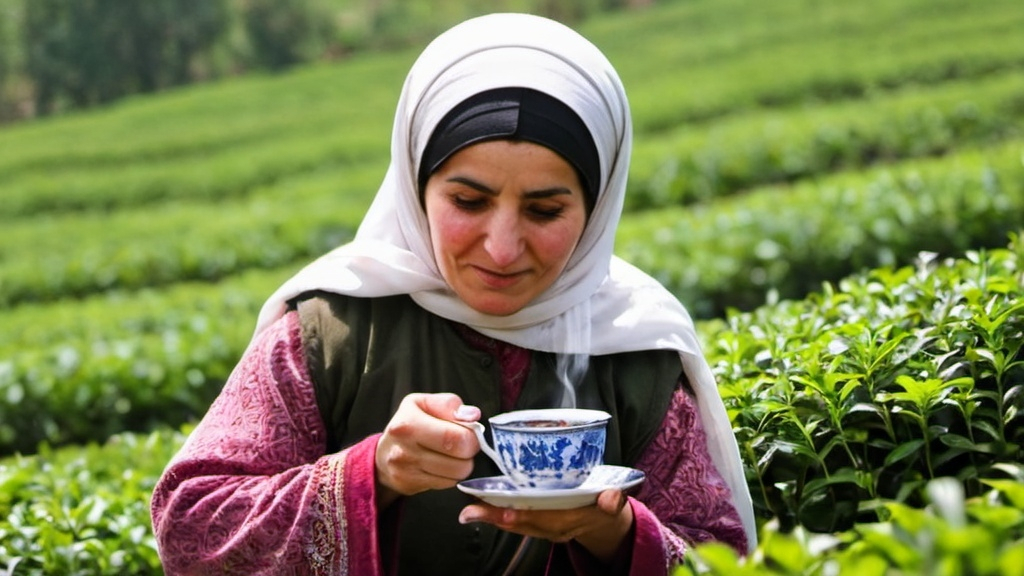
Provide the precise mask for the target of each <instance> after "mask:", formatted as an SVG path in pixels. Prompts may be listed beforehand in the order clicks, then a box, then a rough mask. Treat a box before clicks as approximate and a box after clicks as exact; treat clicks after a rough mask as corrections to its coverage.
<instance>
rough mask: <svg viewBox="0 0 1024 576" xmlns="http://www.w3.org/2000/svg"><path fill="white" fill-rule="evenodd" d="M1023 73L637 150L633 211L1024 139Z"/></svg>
mask: <svg viewBox="0 0 1024 576" xmlns="http://www.w3.org/2000/svg"><path fill="white" fill-rule="evenodd" d="M1022 94H1024V69H1022V70H1014V71H1012V72H1009V73H1007V74H1003V75H996V76H992V77H989V78H986V79H983V80H976V79H970V80H965V81H957V82H949V83H947V84H943V85H939V86H928V87H926V88H922V87H919V86H915V85H909V86H908V87H905V88H902V89H900V90H890V91H880V92H878V93H874V94H872V95H870V96H868V97H865V98H862V99H857V100H849V101H839V102H831V103H829V104H827V105H813V106H812V105H808V106H804V107H801V108H797V109H782V110H772V109H770V110H755V111H751V112H746V113H741V114H732V115H730V116H729V117H727V118H723V119H721V120H719V121H717V122H713V123H705V124H701V125H696V126H695V125H688V124H683V125H680V126H678V127H676V128H674V129H672V130H671V131H666V132H663V133H658V134H652V135H649V136H647V137H644V138H641V139H639V140H638V142H637V146H636V150H635V152H634V161H633V166H632V171H631V175H632V182H633V185H632V186H631V188H630V191H629V194H628V195H627V196H626V204H627V209H631V210H637V209H642V208H651V207H658V206H670V205H673V204H680V203H681V204H691V203H695V202H702V201H709V200H712V199H715V198H717V197H720V196H723V195H727V194H733V193H736V192H739V191H743V190H746V189H750V188H753V187H756V186H760V185H765V184H771V183H776V182H792V181H794V180H798V179H801V178H806V177H812V176H820V175H822V174H826V173H829V172H832V171H836V170H841V169H847V168H857V167H862V166H869V165H873V164H879V163H893V162H897V161H901V160H905V159H912V158H918V157H922V156H936V155H942V154H947V153H950V152H952V151H956V150H963V149H964V148H971V147H976V146H984V145H992V144H994V143H996V142H999V141H1002V140H1005V139H1012V138H1020V137H1021V136H1022V135H1024V96H1022Z"/></svg>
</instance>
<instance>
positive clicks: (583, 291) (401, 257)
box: [257, 14, 756, 547]
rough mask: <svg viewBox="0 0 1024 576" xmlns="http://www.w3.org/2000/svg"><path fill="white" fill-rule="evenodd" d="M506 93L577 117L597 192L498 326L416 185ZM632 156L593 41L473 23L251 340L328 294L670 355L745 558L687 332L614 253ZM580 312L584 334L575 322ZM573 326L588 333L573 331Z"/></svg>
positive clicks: (446, 38)
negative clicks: (562, 106) (457, 289)
mask: <svg viewBox="0 0 1024 576" xmlns="http://www.w3.org/2000/svg"><path fill="white" fill-rule="evenodd" d="M512 86H514V87H525V88H533V89H535V90H539V91H541V92H545V93H547V94H549V95H551V96H554V97H555V98H558V99H559V100H561V101H563V102H564V103H566V104H567V105H568V106H569V107H571V108H572V109H573V110H575V111H576V113H577V114H579V116H580V118H582V119H583V121H584V123H585V124H586V126H587V128H588V129H589V130H590V132H591V135H592V136H593V138H594V142H595V144H596V145H597V150H598V154H599V157H600V162H601V174H602V181H601V186H600V193H599V195H598V199H597V203H596V205H595V207H594V210H593V212H592V213H591V215H590V219H589V220H588V223H587V226H586V228H585V230H584V232H583V236H582V238H581V239H580V242H579V244H578V246H577V248H576V251H575V252H574V253H573V255H572V257H571V259H570V260H569V263H568V265H567V267H566V269H565V271H564V272H563V274H562V275H561V276H560V277H559V278H558V280H556V281H555V283H554V284H553V285H552V286H551V287H550V288H549V289H548V290H547V291H545V292H544V293H543V294H542V295H540V296H539V297H538V298H537V299H536V300H534V301H533V302H531V303H530V304H529V305H528V306H526V307H525V308H524V309H522V310H520V311H519V312H516V313H515V314H512V315H510V316H502V317H498V316H490V315H486V314H481V313H479V312H476V311H475V310H473V309H471V308H469V307H468V306H466V304H465V303H463V302H462V300H460V299H459V298H458V297H457V296H456V295H455V293H454V292H452V291H451V290H449V289H448V287H447V284H446V283H445V281H444V280H443V278H442V277H441V275H440V273H439V271H438V268H437V265H436V263H435V262H434V259H433V252H432V249H431V246H430V235H429V232H428V229H427V220H426V215H425V214H424V212H423V210H422V208H421V205H420V202H419V196H418V193H417V190H416V175H417V171H418V168H419V161H420V158H421V155H422V152H423V149H424V147H425V146H426V143H427V140H428V139H429V137H430V135H431V133H432V132H433V129H434V127H435V126H436V125H437V123H438V122H439V121H440V120H441V118H442V117H443V116H444V115H445V113H446V112H447V111H448V110H450V109H451V108H452V107H453V106H455V105H456V104H458V103H459V102H461V101H462V100H464V99H466V98H467V97H469V96H471V95H473V94H476V93H478V92H481V91H484V90H488V89H492V88H500V87H512ZM631 147H632V124H631V120H630V113H629V104H628V101H627V99H626V94H625V91H624V89H623V86H622V83H621V81H620V79H619V77H618V74H617V73H616V71H615V69H614V68H613V67H612V65H611V63H610V62H609V61H608V60H607V59H606V58H605V56H604V55H603V54H602V53H601V52H600V51H599V50H598V49H597V48H596V47H595V46H594V45H593V44H591V43H590V42H589V41H588V40H586V39H585V38H583V37H582V36H581V35H579V34H577V33H576V32H575V31H573V30H571V29H569V28H568V27H565V26H563V25H561V24H559V23H557V22H554V21H551V20H548V19H544V18H541V17H538V16H530V15H525V14H492V15H488V16H482V17H478V18H474V19H471V20H468V21H466V22H464V23H462V24H460V25H458V26H456V27H454V28H452V29H450V30H449V31H447V32H445V33H444V34H442V35H441V36H439V37H438V38H437V39H436V40H434V41H433V42H432V43H431V44H430V45H429V46H427V48H426V49H425V50H424V52H423V53H422V54H421V55H420V57H419V59H418V60H417V61H416V63H415V64H414V65H413V67H412V69H411V71H410V73H409V75H408V77H407V78H406V81H405V84H404V86H403V88H402V92H401V95H400V98H399V101H398V109H397V112H396V114H395V122H394V129H393V133H392V143H391V164H390V166H389V168H388V170H387V173H386V174H385V176H384V181H383V183H382V184H381V187H380V189H379V191H378V192H377V195H376V197H375V199H374V201H373V203H372V204H371V206H370V209H369V211H368V212H367V214H366V217H365V218H364V220H363V222H362V224H361V225H360V227H359V230H358V231H357V233H356V237H355V239H354V240H353V241H352V242H351V243H349V244H346V245H344V246H341V247H339V248H337V249H335V250H333V251H331V252H329V253H328V254H326V255H324V256H322V257H321V258H319V259H317V260H316V261H314V262H313V263H311V264H310V265H309V266H307V267H306V268H304V269H303V270H301V271H300V272H299V273H298V274H296V275H295V276H294V277H293V278H291V279H290V280H288V281H287V282H285V283H284V284H283V285H282V286H281V287H280V288H279V289H278V290H277V291H276V292H275V293H274V294H273V295H272V296H271V297H270V298H269V300H268V301H267V302H266V304H265V305H264V306H263V309H262V310H261V312H260V316H259V320H258V323H257V331H259V330H262V329H263V328H264V327H266V326H267V325H268V324H269V323H270V322H272V321H273V320H275V319H276V318H279V317H280V316H281V315H282V314H283V313H284V310H285V306H286V302H287V301H288V300H289V299H291V298H293V297H295V296H297V295H299V294H301V293H303V292H306V291H309V290H325V291H331V292H337V293H341V294H348V295H352V296H363V297H375V296H388V295H395V294H409V295H410V296H411V297H412V298H413V299H414V300H415V301H416V302H417V303H418V304H419V305H420V306H422V307H423V308H425V309H427V310H429V311H431V312H433V313H435V314H437V315H439V316H442V317H444V318H448V319H451V320H455V321H458V322H462V323H465V324H467V325H469V326H472V327H473V328H474V329H476V330H478V331H480V332H482V333H484V334H487V335H489V336H492V337H494V338H497V339H500V340H503V341H506V342H511V343H513V344H516V345H519V346H522V347H525V348H529V349H533V350H541V351H546V352H556V353H573V354H590V355H600V354H610V353H616V352H628V351H637V350H649V349H671V350H677V351H678V352H679V354H680V358H681V361H682V366H683V368H684V370H685V371H686V373H687V376H688V377H689V379H690V381H691V384H692V385H693V387H694V389H695V393H696V396H697V400H698V403H699V406H700V413H701V417H702V419H703V422H704V425H705V427H706V429H707V434H708V447H709V449H710V452H711V456H712V458H713V459H714V461H715V464H716V465H717V467H718V469H719V470H720V472H721V473H722V474H723V476H724V477H725V479H726V481H727V482H728V484H729V486H730V488H731V490H732V493H733V498H734V500H735V503H736V507H737V509H738V510H739V512H740V515H741V517H742V519H743V522H744V525H745V527H746V529H747V536H748V540H749V542H750V543H751V547H753V545H754V543H755V542H756V532H755V527H754V517H753V510H752V507H751V503H750V495H749V492H748V489H747V485H746V482H745V479H744V475H743V469H742V466H741V463H740V458H739V451H738V448H737V445H736V441H735V437H734V436H733V434H732V428H731V425H730V423H729V419H728V416H727V414H726V412H725V408H724V406H723V404H722V401H721V397H720V396H719V394H718V390H717V387H716V384H715V380H714V376H713V374H712V372H711V370H710V368H709V367H708V365H707V362H706V360H705V359H704V357H703V354H702V352H701V350H700V345H699V342H698V339H697V335H696V332H695V330H694V326H693V322H692V321H691V319H690V316H689V314H688V313H687V312H686V310H685V309H684V308H683V306H682V305H681V304H680V303H679V301H678V300H677V299H676V298H675V297H673V296H672V295H671V294H670V293H669V292H668V291H667V290H666V289H665V288H663V287H662V286H661V285H660V284H658V283H657V282H656V281H655V280H654V279H652V278H651V277H649V276H648V275H646V274H644V273H643V272H641V271H640V270H638V269H636V268H635V267H633V266H631V265H630V264H628V263H626V262H625V261H623V260H621V259H619V258H617V257H615V256H614V255H613V248H614V242H615V231H616V227H617V226H618V221H619V217H620V214H621V211H622V203H623V197H624V194H625V190H626V178H627V172H628V170H629V158H630V152H631ZM586 311H589V326H587V323H586V322H580V317H581V316H583V315H586ZM581 329H582V330H588V331H589V334H586V335H585V337H579V335H578V334H573V333H571V332H572V331H576V330H581ZM580 348H584V349H580ZM637 385H642V383H637Z"/></svg>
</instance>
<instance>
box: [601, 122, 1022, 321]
mask: <svg viewBox="0 0 1024 576" xmlns="http://www.w3.org/2000/svg"><path fill="white" fill-rule="evenodd" d="M780 199H784V200H781V201H780ZM1022 217H1024V164H1022V162H1021V156H1020V144H1019V143H1017V142H1016V141H1014V142H1010V143H1008V144H1005V145H1001V146H999V147H997V148H994V149H991V150H980V151H972V152H965V153H960V154H955V155H951V156H948V157H943V158H939V159H927V160H920V161H913V162H904V163H901V164H899V165H897V166H894V167H880V168H875V169H871V170H864V171H855V172H846V173H839V174H836V175H832V176H829V177H827V178H822V179H820V180H805V181H801V182H798V183H795V184H793V185H792V186H791V187H785V188H767V189H763V190H757V191H752V192H750V193H747V194H744V195H742V196H739V197H735V198H728V199H724V200H721V201H718V202H715V203H710V204H706V205H703V204H702V205H694V206H688V207H682V208H674V209H662V210H658V211H650V212H645V213H642V214H638V215H635V216H633V217H631V218H628V219H624V220H623V223H622V226H621V227H620V234H619V244H618V248H617V250H618V252H619V253H620V254H621V255H622V256H624V257H625V258H626V259H627V260H630V261H632V262H633V263H635V264H637V265H638V266H640V267H641V268H643V269H645V270H648V271H650V272H651V273H652V274H653V275H655V276H656V277H657V278H658V279H659V280H660V281H662V282H663V283H664V284H665V285H666V286H668V287H669V288H670V289H671V290H672V291H673V292H675V293H676V294H677V295H678V296H679V297H680V298H681V299H682V300H683V302H684V303H685V304H686V305H687V306H688V307H689V308H690V309H691V311H692V312H693V313H694V314H695V315H697V316H700V317H711V316H720V315H721V314H722V313H723V312H724V310H725V309H726V308H728V307H736V308H740V309H745V310H749V309H751V308H753V307H755V306H757V305H758V304H760V303H763V302H764V295H765V294H766V293H767V292H770V291H775V292H777V293H778V294H780V295H781V296H782V297H784V298H792V297H799V296H802V295H803V294H806V293H808V292H809V291H813V290H815V289H817V288H818V285H819V284H820V282H822V281H823V280H837V279H839V278H842V277H844V276H846V275H848V274H851V273H853V272H855V271H857V270H860V269H863V268H865V267H868V268H870V267H874V266H879V265H886V264H902V263H907V262H909V261H910V260H911V259H913V257H914V256H916V254H917V252H918V251H920V250H931V251H935V252H939V253H943V254H955V253H958V252H961V251H963V250H966V249H969V248H972V247H983V246H999V245H1001V244H1002V243H1003V240H1004V239H1005V237H1006V234H1007V233H1008V232H1010V231H1012V230H1015V229H1016V228H1017V227H1018V226H1020V224H1021V222H1022Z"/></svg>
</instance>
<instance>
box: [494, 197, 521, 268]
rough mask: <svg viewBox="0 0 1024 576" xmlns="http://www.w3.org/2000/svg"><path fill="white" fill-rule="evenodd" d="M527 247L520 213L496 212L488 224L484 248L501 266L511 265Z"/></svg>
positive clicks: (496, 263)
mask: <svg viewBox="0 0 1024 576" xmlns="http://www.w3.org/2000/svg"><path fill="white" fill-rule="evenodd" d="M525 249H526V239H525V238H524V236H523V232H522V229H521V226H520V222H519V215H518V214H515V213H512V212H511V211H502V212H500V213H498V214H495V216H494V217H493V218H491V221H490V223H489V225H488V230H487V237H486V238H485V239H484V250H485V251H486V252H487V255H488V256H490V258H491V261H492V262H494V264H495V266H498V267H499V268H505V267H506V266H511V265H512V264H513V263H514V262H515V261H516V260H517V259H518V258H519V257H520V256H521V255H522V253H523V251H524V250H525Z"/></svg>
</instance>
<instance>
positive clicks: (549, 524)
mask: <svg viewBox="0 0 1024 576" xmlns="http://www.w3.org/2000/svg"><path fill="white" fill-rule="evenodd" d="M627 503H628V500H627V498H626V495H625V494H624V493H623V492H622V491H620V490H614V489H611V490H605V491H604V492H601V494H599V495H598V497H597V503H595V504H594V505H592V506H586V507H583V508H577V509H574V510H513V509H511V508H498V507H496V506H491V505H489V504H485V503H483V502H478V503H476V504H470V505H469V506H466V507H465V508H463V509H462V513H461V514H459V522H461V523H463V524H468V523H470V522H486V523H488V524H493V525H495V526H497V527H498V528H501V529H502V530H505V531H507V532H515V533H517V534H522V535H523V536H531V537H533V538H543V539H545V540H551V541H552V542H568V541H570V540H576V542H578V543H579V544H580V545H582V546H583V547H584V548H586V549H587V550H589V551H590V553H591V554H593V555H594V556H595V557H597V558H598V559H600V560H602V561H605V562H607V561H609V560H611V559H612V557H613V556H614V555H615V552H616V551H617V550H618V549H619V546H620V545H621V544H622V541H623V539H624V538H626V536H627V534H629V531H630V529H631V528H632V527H633V509H632V508H631V507H630V506H628V505H627Z"/></svg>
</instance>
